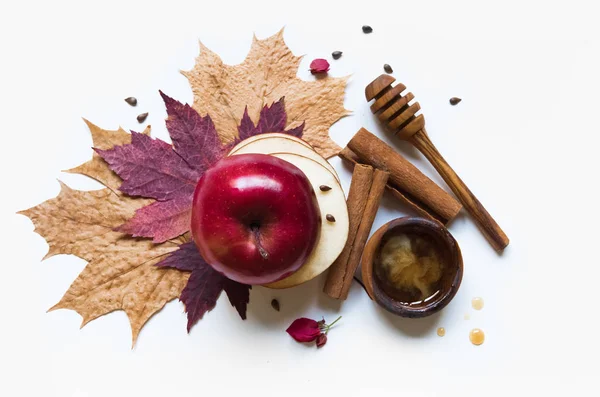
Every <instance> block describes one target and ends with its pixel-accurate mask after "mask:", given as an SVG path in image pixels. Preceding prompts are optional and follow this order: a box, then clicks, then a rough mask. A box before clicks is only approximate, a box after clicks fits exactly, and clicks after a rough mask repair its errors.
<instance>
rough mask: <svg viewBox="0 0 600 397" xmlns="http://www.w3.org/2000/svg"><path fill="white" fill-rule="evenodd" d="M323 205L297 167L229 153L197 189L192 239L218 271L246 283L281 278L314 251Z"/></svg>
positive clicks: (262, 158) (266, 157)
mask: <svg viewBox="0 0 600 397" xmlns="http://www.w3.org/2000/svg"><path fill="white" fill-rule="evenodd" d="M320 224H321V219H320V211H319V204H318V202H317V198H316V195H315V191H314V190H313V188H312V185H311V183H310V181H309V180H308V178H307V177H306V175H304V173H303V172H302V171H301V170H300V169H299V168H297V167H296V166H295V165H293V164H291V163H289V162H287V161H285V160H282V159H279V158H276V157H273V156H268V155H264V154H241V155H238V156H231V157H225V158H223V159H222V160H220V161H219V162H217V163H216V164H215V165H214V166H213V167H211V168H210V169H209V170H207V171H206V172H205V173H204V175H203V176H202V178H200V181H198V185H197V186H196V191H195V193H194V201H193V204H192V225H191V230H192V237H193V239H194V242H195V243H196V245H197V247H198V249H199V251H200V254H201V255H202V257H203V258H204V259H205V260H206V262H207V263H208V264H210V265H211V266H212V267H213V268H214V269H215V270H217V271H218V272H220V273H222V274H224V275H225V276H226V277H228V278H230V279H231V280H235V281H238V282H240V283H244V284H265V283H271V282H274V281H277V280H281V279H283V278H285V277H287V276H289V275H291V274H292V273H293V272H295V271H296V270H298V269H299V268H300V267H301V266H302V265H303V264H304V262H305V261H306V259H307V258H308V256H309V255H310V253H311V252H312V250H313V248H314V246H315V243H316V241H317V238H318V235H319V227H320Z"/></svg>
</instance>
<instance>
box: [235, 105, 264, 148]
mask: <svg viewBox="0 0 600 397" xmlns="http://www.w3.org/2000/svg"><path fill="white" fill-rule="evenodd" d="M258 133H259V132H258V129H257V128H256V127H255V126H254V123H253V122H252V119H251V118H250V116H249V115H248V106H246V109H244V115H243V116H242V120H241V121H240V125H239V126H238V135H239V138H240V140H244V139H246V138H250V137H251V136H254V135H257V134H258Z"/></svg>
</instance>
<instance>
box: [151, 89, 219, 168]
mask: <svg viewBox="0 0 600 397" xmlns="http://www.w3.org/2000/svg"><path fill="white" fill-rule="evenodd" d="M160 95H161V96H162V98H163V100H164V101H165V106H166V107H167V114H168V115H169V117H168V118H167V122H166V124H167V130H169V135H170V136H171V140H172V141H173V146H174V147H175V151H177V153H178V154H179V155H180V156H181V157H183V158H184V159H185V161H186V162H187V163H188V165H189V166H190V167H192V168H194V169H196V170H200V171H204V170H206V169H207V168H208V167H210V166H211V165H212V164H214V163H215V162H217V161H218V160H219V159H221V157H223V155H224V153H223V147H222V145H221V140H220V139H219V135H218V134H217V130H216V129H215V125H214V124H213V122H212V120H211V118H210V116H208V115H207V116H206V117H202V116H200V115H199V114H198V112H196V111H195V110H194V109H193V108H192V107H191V106H190V105H188V104H185V105H184V104H182V103H181V102H179V101H176V100H175V99H173V98H171V97H169V96H167V95H165V94H164V93H163V92H162V91H160Z"/></svg>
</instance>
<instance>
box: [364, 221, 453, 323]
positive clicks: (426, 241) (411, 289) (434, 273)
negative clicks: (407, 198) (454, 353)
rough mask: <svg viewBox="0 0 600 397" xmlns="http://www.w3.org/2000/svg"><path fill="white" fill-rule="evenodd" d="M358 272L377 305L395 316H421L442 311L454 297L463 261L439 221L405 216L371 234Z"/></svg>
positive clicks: (450, 237) (451, 238) (450, 236)
mask: <svg viewBox="0 0 600 397" xmlns="http://www.w3.org/2000/svg"><path fill="white" fill-rule="evenodd" d="M361 271H362V276H363V280H364V281H365V288H366V290H367V293H368V294H369V296H370V297H371V298H372V299H373V300H374V301H375V302H377V304H379V305H380V306H381V307H383V308H384V309H386V310H387V311H389V312H391V313H394V314H396V315H398V316H402V317H408V318H419V317H426V316H429V315H431V314H433V313H436V312H438V311H439V310H441V309H443V308H444V307H445V306H446V305H447V304H448V303H449V302H450V301H451V300H452V298H453V297H454V296H455V295H456V292H457V291H458V288H459V287H460V282H461V280H462V273H463V263H462V256H461V253H460V248H459V246H458V243H457V242H456V240H455V239H454V237H452V235H451V234H450V232H448V230H447V229H446V228H445V227H444V226H443V225H442V224H441V223H440V222H436V221H433V220H429V219H425V218H418V217H404V218H397V219H394V220H392V221H390V222H388V223H386V224H384V225H383V226H381V227H380V228H379V229H378V230H377V231H376V232H375V233H374V234H373V235H372V236H371V238H370V239H369V241H368V243H367V245H366V246H365V250H364V252H363V256H362V270H361Z"/></svg>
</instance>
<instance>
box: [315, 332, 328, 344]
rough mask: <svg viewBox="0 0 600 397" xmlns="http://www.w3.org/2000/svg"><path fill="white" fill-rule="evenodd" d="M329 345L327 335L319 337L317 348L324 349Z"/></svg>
mask: <svg viewBox="0 0 600 397" xmlns="http://www.w3.org/2000/svg"><path fill="white" fill-rule="evenodd" d="M325 343H327V334H320V335H319V336H317V347H323V346H325Z"/></svg>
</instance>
